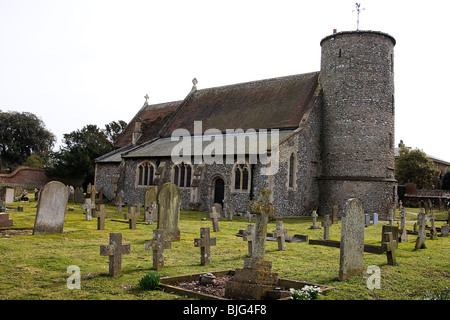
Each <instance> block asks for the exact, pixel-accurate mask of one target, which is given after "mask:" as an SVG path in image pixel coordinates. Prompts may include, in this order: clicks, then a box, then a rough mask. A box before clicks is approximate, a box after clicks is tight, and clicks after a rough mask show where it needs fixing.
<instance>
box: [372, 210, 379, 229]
mask: <svg viewBox="0 0 450 320" xmlns="http://www.w3.org/2000/svg"><path fill="white" fill-rule="evenodd" d="M372 224H373V225H374V226H376V225H378V213H377V212H374V214H373V217H372Z"/></svg>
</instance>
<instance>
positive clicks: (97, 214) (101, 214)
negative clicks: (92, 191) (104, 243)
mask: <svg viewBox="0 0 450 320" xmlns="http://www.w3.org/2000/svg"><path fill="white" fill-rule="evenodd" d="M107 215H108V213H107V212H106V209H105V205H104V204H99V205H98V208H97V210H95V211H94V218H97V230H105V218H106V217H107Z"/></svg>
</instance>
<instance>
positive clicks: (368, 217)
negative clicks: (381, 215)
mask: <svg viewBox="0 0 450 320" xmlns="http://www.w3.org/2000/svg"><path fill="white" fill-rule="evenodd" d="M364 226H365V227H368V226H370V214H365V215H364Z"/></svg>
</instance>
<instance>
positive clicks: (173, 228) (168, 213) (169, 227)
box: [157, 183, 181, 241]
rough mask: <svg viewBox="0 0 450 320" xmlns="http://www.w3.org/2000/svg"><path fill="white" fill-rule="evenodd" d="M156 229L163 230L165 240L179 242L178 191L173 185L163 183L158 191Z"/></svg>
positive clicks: (179, 197) (179, 200) (179, 199)
mask: <svg viewBox="0 0 450 320" xmlns="http://www.w3.org/2000/svg"><path fill="white" fill-rule="evenodd" d="M157 200H158V227H157V229H164V232H165V233H166V239H168V240H171V241H179V240H180V229H179V227H178V222H179V220H180V202H181V194H180V190H179V189H178V187H177V186H176V185H175V184H174V183H165V184H163V185H162V187H161V189H160V190H159V191H158V196H157Z"/></svg>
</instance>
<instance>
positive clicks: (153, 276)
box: [139, 271, 160, 290]
mask: <svg viewBox="0 0 450 320" xmlns="http://www.w3.org/2000/svg"><path fill="white" fill-rule="evenodd" d="M159 278H160V277H159V274H158V273H157V272H155V271H152V272H149V273H147V274H146V275H144V276H143V277H142V278H141V280H139V287H140V288H141V289H143V290H155V289H159Z"/></svg>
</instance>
